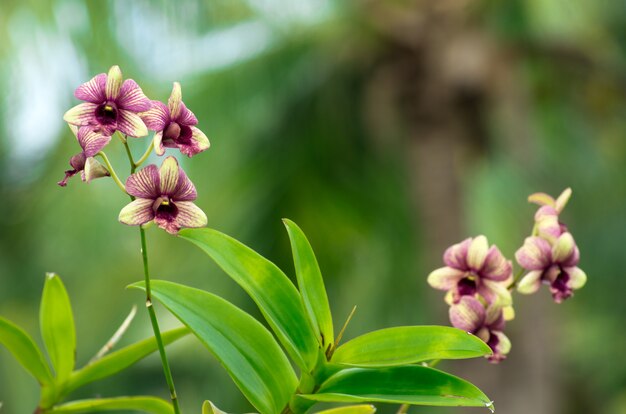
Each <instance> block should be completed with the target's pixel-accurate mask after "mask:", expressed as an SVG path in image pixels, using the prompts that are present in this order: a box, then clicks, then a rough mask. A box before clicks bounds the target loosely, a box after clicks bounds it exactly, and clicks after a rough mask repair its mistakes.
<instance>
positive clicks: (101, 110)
mask: <svg viewBox="0 0 626 414" xmlns="http://www.w3.org/2000/svg"><path fill="white" fill-rule="evenodd" d="M96 119H97V120H98V122H99V123H100V124H102V125H111V124H115V123H116V122H117V106H116V105H115V103H113V102H105V103H103V104H101V105H99V106H98V107H97V108H96Z"/></svg>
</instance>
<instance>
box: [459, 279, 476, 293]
mask: <svg viewBox="0 0 626 414" xmlns="http://www.w3.org/2000/svg"><path fill="white" fill-rule="evenodd" d="M457 292H458V294H459V296H466V295H467V296H473V295H474V294H475V293H476V279H475V278H474V277H472V276H469V277H465V278H463V279H461V280H459V283H458V284H457Z"/></svg>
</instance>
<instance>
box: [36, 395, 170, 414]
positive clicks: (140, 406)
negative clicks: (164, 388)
mask: <svg viewBox="0 0 626 414" xmlns="http://www.w3.org/2000/svg"><path fill="white" fill-rule="evenodd" d="M120 410H132V411H139V412H144V413H152V414H172V413H173V412H174V410H173V409H172V405H171V404H170V403H169V402H167V401H165V400H162V399H160V398H155V397H116V398H98V399H93V400H79V401H72V402H69V403H66V404H62V405H57V406H55V407H53V408H52V409H50V410H49V411H46V412H47V413H50V414H52V413H91V412H94V411H120Z"/></svg>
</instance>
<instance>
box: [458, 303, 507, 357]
mask: <svg viewBox="0 0 626 414" xmlns="http://www.w3.org/2000/svg"><path fill="white" fill-rule="evenodd" d="M449 315H450V322H451V323H452V326H454V327H455V328H459V329H462V330H464V331H466V332H469V333H472V334H474V335H476V336H478V337H479V338H480V339H482V340H483V341H484V342H485V343H486V344H487V345H489V347H490V348H491V350H492V351H493V355H490V356H488V357H487V358H488V359H489V362H493V363H498V362H500V361H502V360H503V359H505V358H506V355H507V354H508V353H509V351H510V350H511V341H509V338H507V336H506V335H505V334H504V333H503V332H502V331H503V330H504V325H505V322H504V316H503V310H502V308H500V307H498V306H497V305H490V306H488V307H487V308H486V309H485V307H484V306H483V304H482V303H481V302H480V301H479V300H477V299H475V298H473V297H471V296H463V297H462V298H461V299H460V300H459V302H458V303H456V304H454V305H452V306H451V307H450V311H449Z"/></svg>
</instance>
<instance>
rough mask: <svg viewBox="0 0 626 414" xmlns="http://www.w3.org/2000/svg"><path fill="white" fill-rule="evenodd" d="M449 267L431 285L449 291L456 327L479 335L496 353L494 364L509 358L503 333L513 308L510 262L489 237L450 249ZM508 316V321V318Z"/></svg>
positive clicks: (431, 278) (437, 272)
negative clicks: (506, 356) (506, 320)
mask: <svg viewBox="0 0 626 414" xmlns="http://www.w3.org/2000/svg"><path fill="white" fill-rule="evenodd" d="M443 261H444V263H445V264H446V266H445V267H442V268H439V269H437V270H435V271H433V272H432V273H431V274H430V275H429V276H428V283H429V284H430V285H431V286H432V287H433V288H435V289H440V290H445V291H447V294H446V302H447V303H448V304H449V305H451V307H450V321H451V322H452V325H453V326H455V327H457V328H459V329H464V330H466V331H468V332H471V333H473V334H476V335H478V336H479V337H480V338H481V339H482V340H484V341H485V342H486V343H487V344H489V346H490V347H491V349H492V351H493V355H491V356H490V357H489V358H490V360H491V361H493V362H497V361H500V360H502V359H504V358H505V355H506V354H507V353H508V352H509V350H510V348H511V345H510V342H509V340H508V339H507V337H506V336H505V335H504V333H502V331H503V329H504V324H505V319H510V317H509V316H511V312H510V309H511V308H510V306H511V305H512V299H511V292H510V291H509V289H508V286H509V285H510V284H511V283H512V282H513V271H512V269H513V268H512V264H511V261H510V260H507V259H506V258H505V257H504V256H503V255H502V253H501V252H500V249H498V247H497V246H491V247H489V242H488V241H487V238H486V237H485V236H482V235H481V236H478V237H475V238H469V239H466V240H464V241H462V242H461V243H458V244H455V245H453V246H452V247H450V248H448V249H447V250H446V252H445V253H444V255H443ZM505 316H506V318H505Z"/></svg>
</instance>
